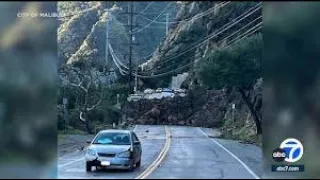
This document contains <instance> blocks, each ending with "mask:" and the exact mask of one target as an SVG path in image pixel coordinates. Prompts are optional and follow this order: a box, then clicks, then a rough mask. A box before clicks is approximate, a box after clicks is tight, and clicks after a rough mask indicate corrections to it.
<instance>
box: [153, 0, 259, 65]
mask: <svg viewBox="0 0 320 180" xmlns="http://www.w3.org/2000/svg"><path fill="white" fill-rule="evenodd" d="M260 4H261V3H258V4H257V5H255V6H254V7H251V8H250V9H249V10H247V11H246V12H244V13H243V14H241V15H240V16H238V17H237V18H235V19H233V20H232V21H230V22H229V23H227V24H226V25H227V27H225V26H226V25H224V26H223V27H221V28H219V29H218V30H216V31H215V32H213V33H211V34H210V35H209V36H207V37H205V38H203V39H202V40H200V41H198V42H197V43H194V44H193V45H191V46H190V48H187V50H185V51H184V52H181V53H180V54H178V55H174V56H172V57H168V58H165V59H161V60H162V61H161V63H162V64H163V63H165V62H168V61H170V60H172V59H175V58H177V57H179V56H182V55H184V54H186V53H187V52H189V51H191V50H192V49H195V48H197V47H199V46H200V45H202V44H203V43H205V42H207V41H209V40H210V39H212V38H214V37H216V36H217V35H219V34H221V33H223V32H224V31H226V30H228V29H230V28H231V27H233V26H234V25H236V24H237V23H239V22H240V21H242V20H243V19H245V18H246V17H248V16H250V15H251V14H253V13H254V12H256V11H257V10H259V9H260V8H261V6H259V5H260ZM254 8H256V9H254ZM252 9H254V10H252ZM250 11H251V12H250ZM239 18H240V19H239ZM237 19H238V20H237ZM162 55H163V54H162ZM162 55H159V56H158V57H160V56H162ZM158 60H159V59H158Z"/></svg>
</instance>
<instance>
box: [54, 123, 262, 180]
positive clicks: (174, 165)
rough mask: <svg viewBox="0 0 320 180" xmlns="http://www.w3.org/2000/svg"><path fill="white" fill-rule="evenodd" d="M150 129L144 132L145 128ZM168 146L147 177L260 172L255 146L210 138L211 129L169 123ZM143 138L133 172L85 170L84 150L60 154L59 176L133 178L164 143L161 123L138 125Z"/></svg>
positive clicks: (259, 155)
mask: <svg viewBox="0 0 320 180" xmlns="http://www.w3.org/2000/svg"><path fill="white" fill-rule="evenodd" d="M147 129H148V130H149V132H146V130H147ZM168 129H169V131H170V134H171V138H170V141H171V142H170V146H169V149H168V151H167V154H166V156H165V158H164V159H163V160H162V162H161V163H160V166H159V167H157V168H156V169H155V170H154V171H153V172H152V173H151V174H150V176H148V178H156V179H160V178H161V179H162V178H187V179H189V178H210V179H215V178H250V179H252V178H257V176H260V175H261V169H262V152H261V149H260V148H258V147H256V146H254V145H244V144H240V143H237V142H235V141H230V140H222V139H215V138H214V139H212V138H209V137H208V135H211V134H212V133H214V131H212V130H211V129H206V128H196V127H182V126H169V128H168ZM135 131H136V133H137V135H138V136H139V138H140V140H141V141H142V149H143V156H142V165H141V167H140V168H138V169H136V170H135V171H134V172H126V171H110V170H109V171H106V170H103V171H102V170H98V171H93V172H90V173H87V172H85V162H84V160H83V159H81V158H83V153H84V152H77V151H76V152H73V153H69V154H67V155H64V156H62V157H60V159H59V161H58V174H59V178H106V179H111V178H127V179H130V178H135V177H137V176H138V175H139V174H141V173H142V172H144V171H145V170H146V169H147V167H149V166H150V165H151V164H152V162H153V161H155V160H156V158H157V157H158V155H159V153H160V152H161V150H162V148H163V147H164V145H165V142H166V138H165V135H166V132H165V128H164V126H138V127H137V128H136V129H135Z"/></svg>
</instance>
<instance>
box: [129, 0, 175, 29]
mask: <svg viewBox="0 0 320 180" xmlns="http://www.w3.org/2000/svg"><path fill="white" fill-rule="evenodd" d="M172 3H173V2H170V3H168V4H167V5H166V7H165V8H163V10H162V11H161V12H160V14H159V15H158V16H157V17H156V18H154V20H156V19H158V18H159V17H160V16H161V15H162V14H163V13H164V12H165V11H166V10H167V9H168V8H169V7H170V5H171V4H172ZM152 23H153V21H151V22H150V23H148V24H147V25H145V26H144V27H142V28H141V29H139V30H137V31H134V32H132V33H133V34H136V33H139V32H141V31H143V30H145V29H146V28H147V27H149V26H150V25H151V24H152Z"/></svg>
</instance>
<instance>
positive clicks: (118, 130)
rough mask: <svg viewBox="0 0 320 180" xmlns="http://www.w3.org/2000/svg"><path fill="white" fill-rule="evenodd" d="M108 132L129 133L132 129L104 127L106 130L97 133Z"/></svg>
mask: <svg viewBox="0 0 320 180" xmlns="http://www.w3.org/2000/svg"><path fill="white" fill-rule="evenodd" d="M109 132H117V133H130V132H132V131H131V130H123V129H106V130H101V131H99V133H109Z"/></svg>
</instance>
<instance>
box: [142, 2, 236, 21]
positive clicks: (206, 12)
mask: <svg viewBox="0 0 320 180" xmlns="http://www.w3.org/2000/svg"><path fill="white" fill-rule="evenodd" d="M229 3H230V1H228V2H226V3H223V2H222V3H220V4H218V5H217V6H218V7H219V8H222V7H224V6H225V5H227V4H229ZM216 8H217V7H212V8H210V9H208V10H206V11H204V12H201V13H198V14H196V15H194V16H193V17H190V18H187V19H184V20H181V21H168V23H170V24H171V23H181V22H187V21H190V20H196V19H199V18H201V17H203V16H206V15H208V14H210V13H212V12H213V11H214V10H215V9H216ZM139 16H141V17H142V18H144V19H146V20H148V21H152V22H153V23H158V24H166V23H167V22H166V21H165V22H164V21H156V20H155V19H153V20H152V19H150V18H148V17H146V16H144V15H142V14H139Z"/></svg>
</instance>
